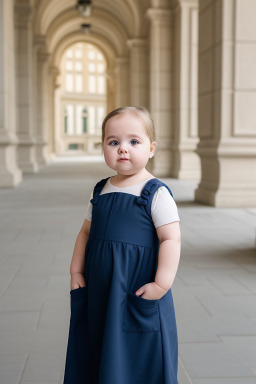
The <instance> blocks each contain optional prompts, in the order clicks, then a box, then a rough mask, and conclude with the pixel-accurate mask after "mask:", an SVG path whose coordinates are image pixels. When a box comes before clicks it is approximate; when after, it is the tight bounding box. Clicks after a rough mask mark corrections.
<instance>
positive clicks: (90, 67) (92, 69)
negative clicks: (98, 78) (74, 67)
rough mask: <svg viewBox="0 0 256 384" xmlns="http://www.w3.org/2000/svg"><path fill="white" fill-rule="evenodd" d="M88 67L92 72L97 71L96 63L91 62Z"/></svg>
mask: <svg viewBox="0 0 256 384" xmlns="http://www.w3.org/2000/svg"><path fill="white" fill-rule="evenodd" d="M88 69H89V71H90V72H95V64H94V63H89V64H88Z"/></svg>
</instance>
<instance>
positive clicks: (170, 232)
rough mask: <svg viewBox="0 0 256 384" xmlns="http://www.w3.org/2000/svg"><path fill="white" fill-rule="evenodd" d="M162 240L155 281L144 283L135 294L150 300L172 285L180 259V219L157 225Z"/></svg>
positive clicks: (158, 234) (158, 296)
mask: <svg viewBox="0 0 256 384" xmlns="http://www.w3.org/2000/svg"><path fill="white" fill-rule="evenodd" d="M156 231H157V236H158V238H159V240H160V248H159V252H158V265H157V270H156V275H155V281H154V282H152V283H147V284H144V285H143V286H142V287H140V288H139V289H138V290H137V291H136V292H135V294H136V295H138V296H140V295H142V296H141V297H142V298H144V299H149V300H155V299H160V298H161V297H162V296H163V295H164V294H165V293H166V292H167V291H168V290H169V289H170V288H171V286H172V283H173V281H174V278H175V275H176V272H177V269H178V265H179V259H180V248H181V240H180V225H179V222H178V221H175V222H173V223H169V224H164V225H161V226H159V227H156Z"/></svg>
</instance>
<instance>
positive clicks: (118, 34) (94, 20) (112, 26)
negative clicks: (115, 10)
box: [46, 11, 128, 56]
mask: <svg viewBox="0 0 256 384" xmlns="http://www.w3.org/2000/svg"><path fill="white" fill-rule="evenodd" d="M83 22H84V19H83V18H82V17H80V16H79V15H77V12H76V11H72V12H70V11H67V12H64V13H62V14H60V15H59V17H58V18H57V19H55V20H54V21H53V23H52V24H51V25H50V26H49V29H48V30H47V31H46V36H47V43H48V50H49V51H50V52H52V51H53V49H54V46H55V45H56V44H57V42H58V41H59V40H61V39H62V37H63V36H67V35H68V34H72V33H74V32H76V31H80V30H81V29H80V25H81V24H82V23H83ZM90 23H91V24H92V30H91V33H90V34H91V35H93V34H96V35H98V36H104V37H105V38H106V39H107V40H108V41H109V42H111V44H112V45H113V47H114V50H115V54H116V55H118V56H126V55H127V54H128V46H127V43H126V41H127V38H128V36H127V34H126V32H125V30H124V28H123V26H122V25H121V24H120V23H119V22H118V21H117V20H116V19H115V18H113V16H111V15H106V14H104V13H103V11H97V12H94V16H93V17H90Z"/></svg>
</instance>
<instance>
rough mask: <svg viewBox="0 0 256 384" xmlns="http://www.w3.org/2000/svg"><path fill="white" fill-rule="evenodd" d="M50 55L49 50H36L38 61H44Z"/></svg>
mask: <svg viewBox="0 0 256 384" xmlns="http://www.w3.org/2000/svg"><path fill="white" fill-rule="evenodd" d="M50 57H51V54H50V52H47V51H38V52H37V58H38V61H39V62H40V63H45V62H46V61H47V60H48V59H49V58H50Z"/></svg>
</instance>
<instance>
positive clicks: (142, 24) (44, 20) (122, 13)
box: [34, 0, 148, 37]
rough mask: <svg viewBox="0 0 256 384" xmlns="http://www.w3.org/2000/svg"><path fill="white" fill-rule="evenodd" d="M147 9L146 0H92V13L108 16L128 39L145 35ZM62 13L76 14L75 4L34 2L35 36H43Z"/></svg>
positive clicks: (44, 0)
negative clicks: (123, 31) (101, 13)
mask: <svg viewBox="0 0 256 384" xmlns="http://www.w3.org/2000/svg"><path fill="white" fill-rule="evenodd" d="M147 8H148V0H140V1H138V0H126V1H123V0H115V4H114V6H113V0H104V1H102V0H94V1H93V12H92V17H93V16H94V13H95V12H98V11H102V12H103V13H104V15H105V16H106V15H110V16H111V17H113V18H114V19H115V20H118V21H119V23H120V24H121V25H122V26H123V28H124V30H125V32H126V35H127V36H128V37H139V36H141V37H143V36H145V35H146V33H147V29H148V28H147V27H148V21H147V19H146V18H145V17H144V15H145V11H146V9H147ZM60 9H61V10H62V13H63V12H64V13H65V12H73V11H74V12H76V15H78V12H77V10H76V9H75V4H74V3H73V4H72V6H70V0H61V1H60V0H52V1H50V2H49V1H48V0H37V1H35V18H34V30H35V33H36V34H45V33H46V31H47V30H48V28H49V26H50V24H52V22H53V21H54V20H55V19H57V18H58V15H59V14H60Z"/></svg>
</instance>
